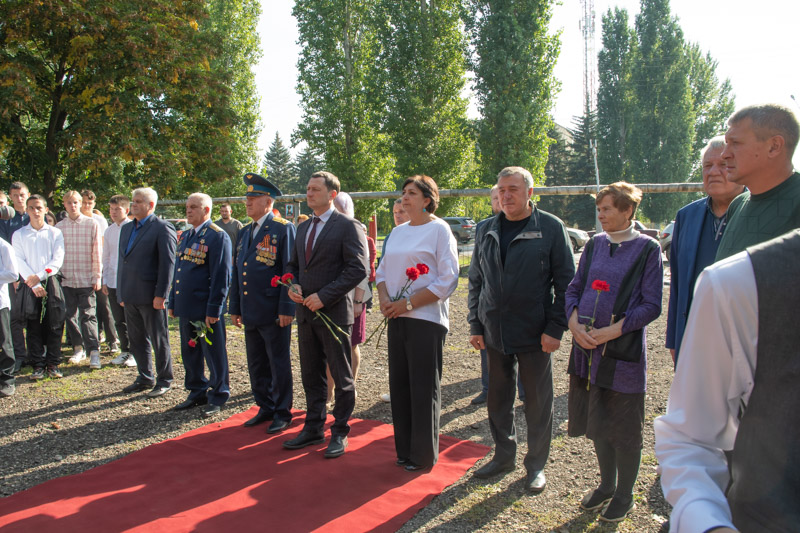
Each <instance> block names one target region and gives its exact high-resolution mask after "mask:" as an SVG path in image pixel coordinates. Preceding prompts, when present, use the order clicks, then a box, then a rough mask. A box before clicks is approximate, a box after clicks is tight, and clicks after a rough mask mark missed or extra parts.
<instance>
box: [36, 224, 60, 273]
mask: <svg viewBox="0 0 800 533" xmlns="http://www.w3.org/2000/svg"><path fill="white" fill-rule="evenodd" d="M55 229H56V231H55V232H53V255H52V256H51V258H50V261H48V262H47V264H46V265H45V266H44V268H43V269H42V271H41V272H39V273H38V276H39V278H40V279H44V278H45V277H46V276H47V275H48V274H47V269H48V268H49V269H50V270H51V274H50V275H54V274H57V273H58V271H59V270H61V267H62V265H63V264H64V234H63V233H61V230H60V229H58V228H55Z"/></svg>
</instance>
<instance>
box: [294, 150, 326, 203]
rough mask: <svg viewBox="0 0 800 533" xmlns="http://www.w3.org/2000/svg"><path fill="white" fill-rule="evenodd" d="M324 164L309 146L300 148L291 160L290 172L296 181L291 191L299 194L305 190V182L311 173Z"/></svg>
mask: <svg viewBox="0 0 800 533" xmlns="http://www.w3.org/2000/svg"><path fill="white" fill-rule="evenodd" d="M324 165H325V162H324V160H323V159H322V158H321V157H320V156H319V155H317V153H316V152H315V151H314V150H312V149H311V148H310V147H309V146H306V147H304V148H303V149H302V150H300V151H299V152H298V153H297V155H296V156H295V158H294V161H293V162H292V173H293V175H294V176H295V179H296V180H297V182H296V185H295V188H294V189H291V193H292V194H300V193H303V192H305V190H306V184H307V183H308V180H309V179H310V178H311V174H313V173H314V172H316V171H318V170H320V169H321V168H323V166H324Z"/></svg>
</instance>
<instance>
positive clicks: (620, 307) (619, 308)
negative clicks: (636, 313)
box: [614, 239, 658, 320]
mask: <svg viewBox="0 0 800 533" xmlns="http://www.w3.org/2000/svg"><path fill="white" fill-rule="evenodd" d="M655 248H658V243H657V242H656V241H654V240H653V239H648V240H647V243H646V244H645V245H644V247H643V248H642V251H641V252H639V256H638V257H637V258H636V261H635V262H634V263H633V266H631V268H630V270H628V272H627V274H625V277H624V278H622V284H621V285H620V288H619V292H618V293H617V299H616V300H615V301H614V316H615V317H617V320H619V319H620V317H621V316H622V314H623V313H625V311H627V310H628V305H629V304H630V301H631V296H632V295H633V288H634V286H635V285H636V283H637V282H638V281H639V279H641V277H642V275H643V274H644V267H645V265H646V264H647V257H648V256H649V255H650V252H652V251H653V250H654V249H655Z"/></svg>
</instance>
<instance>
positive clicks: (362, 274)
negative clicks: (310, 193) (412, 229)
mask: <svg viewBox="0 0 800 533" xmlns="http://www.w3.org/2000/svg"><path fill="white" fill-rule="evenodd" d="M312 220H313V219H308V220H306V221H305V222H303V223H302V224H300V227H299V228H297V239H296V240H295V243H294V248H293V249H292V258H291V260H290V261H289V264H288V271H289V272H291V273H292V275H294V277H295V283H297V284H298V285H300V286H301V287H302V288H303V296H310V295H312V294H314V293H317V295H318V296H319V299H320V300H322V304H323V305H324V307H323V308H322V309H320V311H321V312H323V313H325V314H326V315H328V317H330V319H331V320H333V321H334V322H335V323H336V324H339V325H340V326H349V325H351V324H352V323H353V318H354V317H353V289H355V288H356V286H357V285H358V284H359V283H361V281H362V280H363V279H364V278H366V277H367V276H369V252H368V248H367V236H366V235H365V234H364V230H363V229H361V223H360V222H359V221H357V220H355V219H352V218H350V217H348V216H346V215H343V214H341V213H339V212H338V211H336V210H335V209H334V210H333V213H331V217H330V218H329V219H328V221H327V222H326V223H325V225H324V226H323V227H322V230H320V232H319V234H318V235H317V242H316V244H315V245H314V250H313V252H312V254H311V257H310V258H307V257H306V234H307V233H308V232H309V231H310V228H311V221H312ZM314 318H315V314H314V313H313V312H311V311H309V309H308V308H307V307H305V306H299V308H298V310H297V321H298V322H306V321H311V320H314Z"/></svg>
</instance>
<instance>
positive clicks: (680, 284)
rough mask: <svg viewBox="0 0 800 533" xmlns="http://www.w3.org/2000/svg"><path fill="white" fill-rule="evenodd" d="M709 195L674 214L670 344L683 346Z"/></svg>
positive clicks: (668, 323)
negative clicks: (698, 248) (682, 341)
mask: <svg viewBox="0 0 800 533" xmlns="http://www.w3.org/2000/svg"><path fill="white" fill-rule="evenodd" d="M707 202H708V198H707V197H706V198H701V199H700V200H696V201H694V202H692V203H690V204H688V205H685V206H683V207H682V208H681V209H680V210H679V211H678V214H677V215H675V224H674V226H673V227H672V243H671V244H670V249H669V269H670V285H669V310H668V311H667V342H666V345H667V348H672V349H674V350H675V351H676V352H677V351H678V350H679V349H680V346H681V340H682V339H683V332H684V330H685V329H686V318H687V317H688V316H689V306H690V305H691V303H692V294H694V284H695V281H697V279H696V278H695V275H694V270H695V266H696V264H697V247H698V245H699V243H700V232H701V231H702V230H703V218H704V217H705V216H706V211H707V210H708V207H707Z"/></svg>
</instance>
